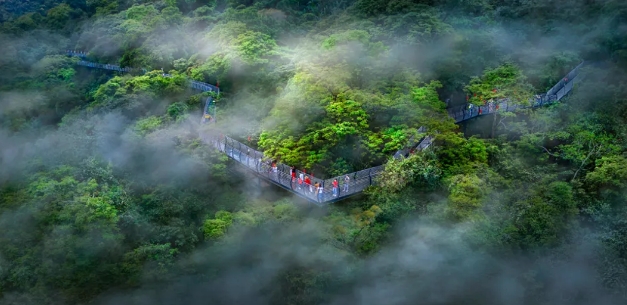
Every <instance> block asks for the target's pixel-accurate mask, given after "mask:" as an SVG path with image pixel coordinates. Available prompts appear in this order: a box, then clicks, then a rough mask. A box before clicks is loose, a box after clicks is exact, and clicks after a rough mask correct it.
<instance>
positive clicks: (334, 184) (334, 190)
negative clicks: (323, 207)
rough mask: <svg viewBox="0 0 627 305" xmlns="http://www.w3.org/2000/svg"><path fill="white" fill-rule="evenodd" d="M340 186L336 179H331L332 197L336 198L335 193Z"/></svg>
mask: <svg viewBox="0 0 627 305" xmlns="http://www.w3.org/2000/svg"><path fill="white" fill-rule="evenodd" d="M339 186H340V184H339V182H337V179H333V197H337V193H338V192H337V191H338V190H339V188H338V187H339Z"/></svg>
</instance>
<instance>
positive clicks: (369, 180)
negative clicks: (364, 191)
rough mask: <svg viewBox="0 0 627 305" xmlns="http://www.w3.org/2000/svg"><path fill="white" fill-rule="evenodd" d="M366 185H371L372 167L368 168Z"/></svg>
mask: <svg viewBox="0 0 627 305" xmlns="http://www.w3.org/2000/svg"><path fill="white" fill-rule="evenodd" d="M368 185H372V169H369V170H368Z"/></svg>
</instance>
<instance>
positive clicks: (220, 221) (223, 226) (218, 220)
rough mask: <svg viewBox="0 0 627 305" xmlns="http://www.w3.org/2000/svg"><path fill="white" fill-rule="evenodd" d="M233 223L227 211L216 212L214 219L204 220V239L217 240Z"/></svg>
mask: <svg viewBox="0 0 627 305" xmlns="http://www.w3.org/2000/svg"><path fill="white" fill-rule="evenodd" d="M232 223H233V216H232V215H231V213H229V212H227V211H218V212H216V214H215V218H213V219H207V220H205V224H204V226H203V231H204V232H205V238H208V239H219V238H220V237H222V236H224V234H226V231H227V230H228V228H229V227H230V226H231V224H232Z"/></svg>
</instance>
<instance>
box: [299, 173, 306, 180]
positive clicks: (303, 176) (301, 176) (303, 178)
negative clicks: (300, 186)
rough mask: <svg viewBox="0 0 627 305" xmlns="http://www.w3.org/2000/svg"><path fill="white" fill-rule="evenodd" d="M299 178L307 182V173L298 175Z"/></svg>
mask: <svg viewBox="0 0 627 305" xmlns="http://www.w3.org/2000/svg"><path fill="white" fill-rule="evenodd" d="M298 177H299V178H300V180H305V173H303V172H300V174H298Z"/></svg>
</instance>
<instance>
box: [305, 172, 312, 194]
mask: <svg viewBox="0 0 627 305" xmlns="http://www.w3.org/2000/svg"><path fill="white" fill-rule="evenodd" d="M305 187H308V188H309V192H310V193H313V188H312V187H311V179H309V176H305Z"/></svg>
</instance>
